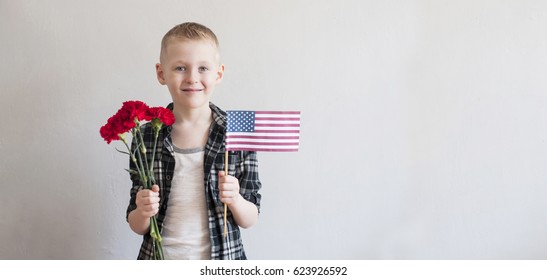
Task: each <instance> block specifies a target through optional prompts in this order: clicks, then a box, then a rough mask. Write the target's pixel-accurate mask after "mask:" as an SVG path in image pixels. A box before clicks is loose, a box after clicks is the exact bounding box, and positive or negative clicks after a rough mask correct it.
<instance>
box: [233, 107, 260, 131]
mask: <svg viewBox="0 0 547 280" xmlns="http://www.w3.org/2000/svg"><path fill="white" fill-rule="evenodd" d="M227 113H228V132H253V131H254V123H255V112H254V111H228V112H227Z"/></svg>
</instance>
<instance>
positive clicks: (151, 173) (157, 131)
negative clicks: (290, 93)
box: [149, 129, 160, 184]
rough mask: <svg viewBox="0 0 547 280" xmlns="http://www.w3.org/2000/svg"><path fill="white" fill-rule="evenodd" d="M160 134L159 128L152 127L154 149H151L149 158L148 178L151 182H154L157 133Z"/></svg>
mask: <svg viewBox="0 0 547 280" xmlns="http://www.w3.org/2000/svg"><path fill="white" fill-rule="evenodd" d="M159 134H160V131H159V130H156V129H154V150H152V159H151V160H150V171H149V172H150V180H151V181H152V183H153V184H156V176H154V170H152V169H153V168H154V159H155V157H156V147H157V144H158V135H159Z"/></svg>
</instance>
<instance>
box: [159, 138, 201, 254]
mask: <svg viewBox="0 0 547 280" xmlns="http://www.w3.org/2000/svg"><path fill="white" fill-rule="evenodd" d="M174 151H175V154H174V157H175V171H174V174H173V180H172V182H171V192H170V194H169V201H168V202H167V212H166V216H165V220H164V222H163V230H162V240H163V242H162V243H163V244H162V245H163V250H164V254H165V259H167V260H169V259H171V260H203V259H205V260H208V259H211V241H210V239H209V223H208V215H207V202H206V199H205V186H204V185H205V184H204V179H203V173H204V171H203V158H204V149H203V148H196V149H179V148H177V147H174Z"/></svg>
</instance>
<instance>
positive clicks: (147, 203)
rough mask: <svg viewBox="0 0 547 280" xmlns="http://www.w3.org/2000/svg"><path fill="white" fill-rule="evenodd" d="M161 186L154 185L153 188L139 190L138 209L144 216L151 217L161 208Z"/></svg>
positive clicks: (136, 201)
mask: <svg viewBox="0 0 547 280" xmlns="http://www.w3.org/2000/svg"><path fill="white" fill-rule="evenodd" d="M159 202H160V187H159V186H158V185H153V186H152V189H151V190H146V189H143V190H140V191H139V192H137V198H136V200H135V203H136V204H137V209H136V210H137V211H138V212H139V213H140V214H141V215H142V216H144V217H146V218H150V217H152V216H154V215H156V214H157V213H158V211H159V208H160V203H159Z"/></svg>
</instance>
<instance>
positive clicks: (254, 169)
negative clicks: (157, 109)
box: [126, 103, 261, 260]
mask: <svg viewBox="0 0 547 280" xmlns="http://www.w3.org/2000/svg"><path fill="white" fill-rule="evenodd" d="M168 108H169V109H171V110H172V109H173V107H172V103H171V104H169V106H168ZM210 108H211V110H212V111H213V119H214V121H213V123H212V125H211V128H210V130H209V139H208V140H207V144H206V145H205V158H204V171H205V172H204V188H205V197H206V199H207V214H208V217H209V236H210V240H211V259H213V260H219V259H232V260H244V259H247V257H246V255H245V250H244V249H243V243H242V241H241V234H240V232H239V226H238V225H237V223H236V221H235V220H234V217H233V216H232V213H231V212H230V210H229V209H228V217H227V221H228V222H227V232H228V234H227V237H226V238H223V233H224V204H223V203H222V202H221V201H220V195H219V190H218V172H219V171H223V170H224V155H225V147H224V143H225V141H224V138H225V135H226V113H225V112H224V111H222V110H221V109H219V108H218V107H217V106H215V105H214V104H212V103H210ZM171 130H172V127H171V126H167V127H163V128H162V129H161V130H160V132H159V137H158V144H157V147H156V159H155V161H154V174H155V177H156V183H157V184H158V185H159V186H160V209H159V212H158V214H157V220H158V227H159V229H160V231H161V230H162V228H163V227H162V225H163V221H164V220H165V214H166V211H167V202H168V200H169V193H170V190H171V180H172V178H173V172H174V169H175V159H174V157H173V154H174V152H173V144H172V142H171ZM141 131H142V132H143V140H144V142H145V145H146V150H147V153H148V154H147V157H148V158H149V159H150V158H152V149H153V145H154V132H153V131H152V127H151V125H150V123H147V124H144V125H143V126H142V127H141ZM135 146H136V145H135V141H133V144H132V149H134V148H135ZM228 160H229V164H228V174H230V175H232V176H234V177H236V178H237V179H238V180H239V186H240V193H241V195H242V196H243V197H244V198H245V199H246V200H248V201H250V202H252V203H254V204H255V205H256V206H257V208H258V209H259V210H260V199H261V195H260V194H259V190H260V188H261V183H260V180H259V178H258V161H257V158H256V153H255V152H247V151H234V152H232V151H230V152H229V158H228ZM129 166H130V168H131V169H136V167H135V165H134V164H133V162H131V161H130V163H129ZM131 180H132V181H133V187H132V188H131V192H130V195H131V198H130V200H129V206H128V207H127V213H126V217H127V216H128V215H129V213H130V212H131V211H133V210H134V209H136V208H137V205H136V204H135V198H136V194H137V192H138V191H139V190H140V189H141V186H142V183H141V182H140V179H139V176H138V175H132V176H131ZM152 244H153V242H152V238H151V237H150V234H145V235H144V236H143V242H142V245H141V249H140V252H139V255H138V259H152V258H153V250H152Z"/></svg>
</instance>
